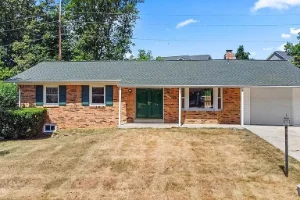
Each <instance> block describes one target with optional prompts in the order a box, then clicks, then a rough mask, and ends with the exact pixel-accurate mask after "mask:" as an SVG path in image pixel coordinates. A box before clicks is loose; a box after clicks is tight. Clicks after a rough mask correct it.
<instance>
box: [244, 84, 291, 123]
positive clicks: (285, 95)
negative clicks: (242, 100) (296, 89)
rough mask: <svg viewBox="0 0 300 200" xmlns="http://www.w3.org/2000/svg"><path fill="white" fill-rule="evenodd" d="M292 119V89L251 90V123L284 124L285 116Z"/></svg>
mask: <svg viewBox="0 0 300 200" xmlns="http://www.w3.org/2000/svg"><path fill="white" fill-rule="evenodd" d="M286 114H287V115H288V116H289V117H290V119H291V121H292V89H290V88H268V89H266V88H252V89H251V90H250V123H251V124H257V125H282V123H283V117H284V116H285V115H286Z"/></svg>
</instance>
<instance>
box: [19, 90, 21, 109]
mask: <svg viewBox="0 0 300 200" xmlns="http://www.w3.org/2000/svg"><path fill="white" fill-rule="evenodd" d="M21 98H22V95H21V87H20V86H19V108H21V104H22V99H21Z"/></svg>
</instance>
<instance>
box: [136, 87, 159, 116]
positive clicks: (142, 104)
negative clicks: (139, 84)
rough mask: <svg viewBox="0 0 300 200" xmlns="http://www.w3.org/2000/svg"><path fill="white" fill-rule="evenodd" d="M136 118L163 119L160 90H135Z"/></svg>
mask: <svg viewBox="0 0 300 200" xmlns="http://www.w3.org/2000/svg"><path fill="white" fill-rule="evenodd" d="M136 118H138V119H141V118H143V119H162V118H163V90H162V89H136Z"/></svg>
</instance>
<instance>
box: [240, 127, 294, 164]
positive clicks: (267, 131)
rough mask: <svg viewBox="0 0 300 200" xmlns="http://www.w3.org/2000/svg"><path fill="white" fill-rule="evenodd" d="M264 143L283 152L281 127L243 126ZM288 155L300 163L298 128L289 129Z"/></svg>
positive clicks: (282, 131) (282, 129)
mask: <svg viewBox="0 0 300 200" xmlns="http://www.w3.org/2000/svg"><path fill="white" fill-rule="evenodd" d="M245 128H247V129H248V130H249V131H251V132H253V133H255V134H256V135H258V136H259V137H261V138H262V139H264V140H265V141H267V142H269V143H270V144H272V145H273V146H275V147H276V148H278V149H280V150H281V151H283V152H284V149H285V144H284V127H283V126H253V125H251V126H245ZM289 155H290V156H291V157H293V158H295V159H297V160H298V161H300V127H289Z"/></svg>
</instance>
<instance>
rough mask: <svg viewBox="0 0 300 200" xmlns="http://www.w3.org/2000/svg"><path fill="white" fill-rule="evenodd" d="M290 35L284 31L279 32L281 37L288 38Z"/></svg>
mask: <svg viewBox="0 0 300 200" xmlns="http://www.w3.org/2000/svg"><path fill="white" fill-rule="evenodd" d="M291 36H292V35H290V34H286V33H282V34H281V37H282V38H290V37H291Z"/></svg>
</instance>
